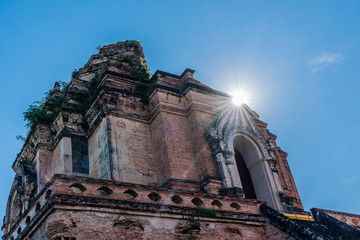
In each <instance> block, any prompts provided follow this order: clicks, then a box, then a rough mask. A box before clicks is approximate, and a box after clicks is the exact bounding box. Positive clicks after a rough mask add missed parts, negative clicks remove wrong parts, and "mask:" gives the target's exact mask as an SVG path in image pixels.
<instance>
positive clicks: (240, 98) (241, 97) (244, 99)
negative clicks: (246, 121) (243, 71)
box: [230, 90, 249, 106]
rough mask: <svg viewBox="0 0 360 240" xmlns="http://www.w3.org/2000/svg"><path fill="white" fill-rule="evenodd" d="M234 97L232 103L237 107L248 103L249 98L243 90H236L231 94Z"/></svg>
mask: <svg viewBox="0 0 360 240" xmlns="http://www.w3.org/2000/svg"><path fill="white" fill-rule="evenodd" d="M230 95H231V96H232V102H233V104H235V105H236V106H240V105H241V104H243V103H248V101H249V97H248V95H247V93H246V92H245V91H243V90H234V91H232V92H231V93H230Z"/></svg>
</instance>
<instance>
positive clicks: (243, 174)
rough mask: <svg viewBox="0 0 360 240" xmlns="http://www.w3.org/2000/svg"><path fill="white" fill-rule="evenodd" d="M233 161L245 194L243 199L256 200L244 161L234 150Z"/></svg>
mask: <svg viewBox="0 0 360 240" xmlns="http://www.w3.org/2000/svg"><path fill="white" fill-rule="evenodd" d="M234 150H235V160H236V165H237V167H238V171H239V175H240V180H241V183H242V186H243V190H244V193H245V198H248V199H256V194H255V189H254V185H253V182H252V180H251V175H250V172H249V169H248V168H247V166H246V163H245V160H244V158H243V156H242V155H241V153H240V152H239V151H238V150H237V149H236V148H235V149H234Z"/></svg>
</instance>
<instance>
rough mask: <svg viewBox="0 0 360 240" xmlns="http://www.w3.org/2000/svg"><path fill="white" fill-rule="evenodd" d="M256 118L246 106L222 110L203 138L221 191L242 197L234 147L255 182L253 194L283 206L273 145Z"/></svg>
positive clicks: (275, 205)
mask: <svg viewBox="0 0 360 240" xmlns="http://www.w3.org/2000/svg"><path fill="white" fill-rule="evenodd" d="M255 121H258V116H257V115H256V114H255V113H254V112H253V111H252V110H251V109H249V108H248V107H247V106H245V105H244V106H241V107H240V108H236V109H234V108H233V109H230V110H224V112H221V113H220V114H219V116H218V117H217V118H216V119H215V120H214V121H213V122H212V124H211V125H210V126H209V129H208V131H207V132H206V139H207V141H208V143H209V145H210V148H211V150H212V153H213V158H214V160H215V161H216V164H217V168H218V173H219V177H220V179H221V180H222V183H223V189H222V190H221V193H222V194H224V195H231V194H232V193H236V194H232V195H234V196H236V197H244V194H243V192H244V189H243V185H242V182H241V179H240V175H239V171H238V170H239V169H238V166H237V163H236V159H235V152H236V151H235V150H234V149H236V150H237V151H239V152H240V153H241V155H242V156H243V158H244V162H245V165H246V168H248V169H249V174H250V176H251V180H252V183H253V186H254V191H255V193H256V194H255V195H256V198H257V199H259V200H263V201H266V202H267V204H268V205H269V206H271V207H273V208H275V209H277V210H282V209H283V208H284V206H283V205H282V203H281V199H280V195H281V194H282V193H283V189H282V186H281V184H280V179H279V175H278V173H277V169H276V166H272V167H271V166H270V162H271V163H273V162H276V156H275V154H274V151H275V150H274V146H273V145H272V144H271V141H270V140H269V139H266V138H265V136H264V134H263V133H262V131H261V130H260V129H259V128H258V126H257V124H256V123H255Z"/></svg>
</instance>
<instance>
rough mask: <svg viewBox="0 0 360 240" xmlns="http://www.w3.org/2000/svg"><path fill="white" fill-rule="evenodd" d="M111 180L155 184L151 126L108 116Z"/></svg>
mask: <svg viewBox="0 0 360 240" xmlns="http://www.w3.org/2000/svg"><path fill="white" fill-rule="evenodd" d="M109 122H110V124H111V146H112V151H111V153H112V159H113V176H114V180H116V181H122V182H129V183H137V184H149V185H152V184H155V183H156V175H155V172H156V165H155V163H154V159H153V152H154V150H153V146H152V144H151V137H150V126H149V124H147V123H143V122H140V121H135V120H129V119H124V118H119V117H116V116H110V117H109Z"/></svg>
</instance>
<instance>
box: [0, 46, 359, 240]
mask: <svg viewBox="0 0 360 240" xmlns="http://www.w3.org/2000/svg"><path fill="white" fill-rule="evenodd" d="M26 114H27V115H25V117H26V118H27V120H28V121H29V122H28V123H29V128H30V132H29V135H28V137H27V139H26V142H25V144H24V146H23V148H22V150H21V152H20V153H19V154H18V157H17V158H16V160H15V162H14V164H13V169H14V171H15V173H16V176H15V179H14V183H13V186H12V188H11V192H10V196H9V200H8V204H7V211H6V216H5V218H4V224H3V227H2V230H3V232H4V236H3V239H56V240H61V239H64V240H65V239H68V240H75V239H76V240H81V239H292V238H298V239H303V238H304V239H338V238H335V237H338V236H346V237H349V236H350V237H353V236H360V235H356V234H358V230H356V228H355V227H356V226H359V221H360V217H359V216H358V215H351V214H346V213H338V212H330V211H327V210H322V209H313V213H312V214H310V213H309V212H305V211H304V210H303V206H302V203H301V200H300V197H299V194H298V192H297V189H296V185H295V182H294V179H293V177H292V174H291V171H290V168H289V165H288V162H287V160H286V157H287V153H285V152H284V151H282V150H281V149H280V147H278V146H277V145H276V136H275V135H274V134H272V133H271V132H270V131H269V130H268V129H267V124H266V123H264V122H262V121H261V120H260V119H259V116H258V115H257V114H256V113H255V112H254V111H252V110H251V109H250V108H249V107H248V106H246V105H244V104H243V105H242V106H239V107H237V106H234V105H233V104H232V103H231V96H229V95H228V94H226V93H223V92H219V91H216V90H213V89H211V88H209V87H207V86H205V85H203V84H201V83H200V82H199V81H197V80H195V78H194V70H191V69H186V70H185V71H184V72H183V73H182V74H181V75H176V74H171V73H167V72H163V71H159V70H158V71H156V72H155V73H154V75H153V76H152V77H151V78H150V76H149V72H148V69H147V63H146V60H145V57H144V54H143V51H142V48H141V46H140V44H139V43H138V42H136V41H125V42H118V43H116V44H111V45H106V46H103V47H102V48H100V50H99V53H98V54H95V55H93V56H91V58H90V59H89V61H88V62H87V63H86V64H85V66H84V67H83V68H81V69H79V70H78V71H74V72H73V74H72V79H71V81H70V83H69V84H68V85H63V86H60V84H59V83H56V84H55V87H54V89H53V90H52V91H50V93H49V94H48V96H47V97H46V101H44V102H43V103H42V104H40V105H37V106H33V107H32V108H30V110H29V112H27V113H26ZM336 214H338V215H336ZM331 216H333V217H331ZM341 217H343V218H346V219H345V220H346V221H343V219H341ZM336 218H337V219H340V220H341V221H339V220H336ZM350 221H351V222H350ZM343 222H347V224H346V223H343ZM349 224H350V225H352V226H350V225H349ZM329 226H332V227H329ZM334 226H335V227H334ZM326 228H331V231H330V230H326ZM338 228H339V229H338ZM342 234H343V235H342ZM344 234H345V235H344ZM346 234H347V235H346ZM319 236H320V237H323V238H316V237H319ZM324 236H325V237H324ZM334 236H335V237H334ZM326 237H329V238H326ZM330 237H334V238H330ZM342 239H347V238H342Z"/></svg>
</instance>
